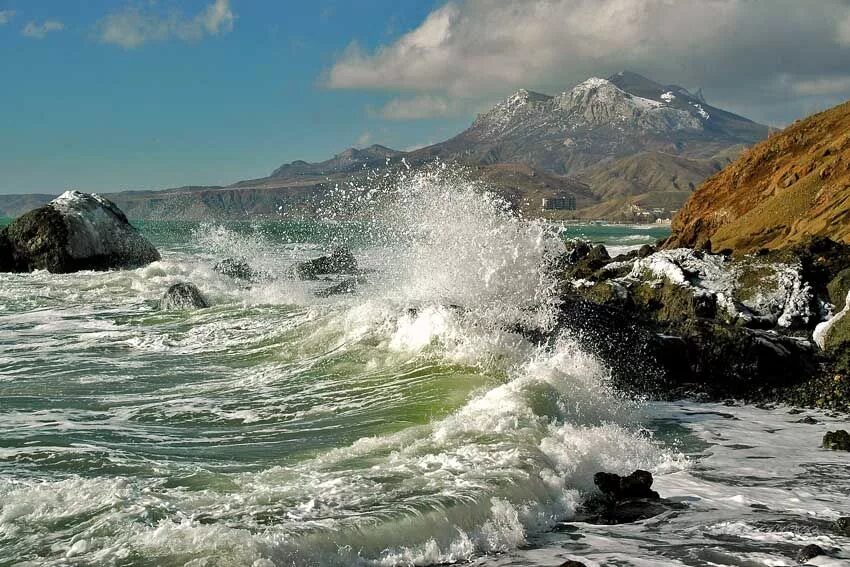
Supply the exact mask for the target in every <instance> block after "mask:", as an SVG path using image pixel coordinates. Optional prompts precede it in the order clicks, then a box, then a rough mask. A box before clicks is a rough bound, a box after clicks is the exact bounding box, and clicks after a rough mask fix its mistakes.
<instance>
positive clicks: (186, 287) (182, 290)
mask: <svg viewBox="0 0 850 567" xmlns="http://www.w3.org/2000/svg"><path fill="white" fill-rule="evenodd" d="M209 306H210V303H209V301H208V300H207V298H206V297H204V294H203V293H201V290H200V289H198V286H196V285H195V284H193V283H191V282H180V283H176V284H174V285H172V286H171V287H169V288H168V289H167V290H166V292H165V294H164V295H163V296H162V299H160V301H159V309H160V310H161V311H186V310H190V309H204V308H207V307H209Z"/></svg>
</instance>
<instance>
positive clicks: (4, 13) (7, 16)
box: [0, 10, 15, 26]
mask: <svg viewBox="0 0 850 567" xmlns="http://www.w3.org/2000/svg"><path fill="white" fill-rule="evenodd" d="M14 17H15V11H14V10H0V26H2V25H5V24H8V23H9V22H10V21H11V20H12V18H14Z"/></svg>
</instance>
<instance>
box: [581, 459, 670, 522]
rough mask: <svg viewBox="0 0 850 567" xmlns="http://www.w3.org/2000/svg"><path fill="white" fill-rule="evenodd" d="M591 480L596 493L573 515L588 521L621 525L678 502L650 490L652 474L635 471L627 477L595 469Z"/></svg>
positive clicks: (641, 518) (658, 511)
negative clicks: (596, 489)
mask: <svg viewBox="0 0 850 567" xmlns="http://www.w3.org/2000/svg"><path fill="white" fill-rule="evenodd" d="M593 482H594V484H596V487H597V488H598V489H599V492H600V494H598V495H593V496H591V497H590V498H588V499H587V500H586V501H585V502H584V504H583V506H582V508H581V510H580V511H579V513H578V515H577V519H578V520H579V521H585V522H588V523H592V524H606V525H613V524H625V523H629V522H637V521H639V520H645V519H646V518H651V517H653V516H657V515H658V514H660V513H662V512H665V511H667V510H669V509H672V508H676V507H677V506H678V505H677V504H675V503H673V502H669V501H665V500H662V498H661V497H660V496H659V495H658V493H657V492H655V491H654V490H652V474H651V473H650V472H648V471H643V470H636V471H634V472H633V473H632V474H630V475H628V476H620V475H618V474H614V473H607V472H598V473H596V474H595V475H594V476H593Z"/></svg>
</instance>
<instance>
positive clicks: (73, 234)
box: [0, 191, 160, 273]
mask: <svg viewBox="0 0 850 567" xmlns="http://www.w3.org/2000/svg"><path fill="white" fill-rule="evenodd" d="M159 259H160V255H159V252H158V251H157V250H156V248H155V247H154V246H153V245H152V244H151V243H150V242H148V240H147V239H146V238H145V237H143V236H142V235H141V234H139V232H138V231H137V230H136V229H135V228H133V226H132V225H131V224H130V222H129V221H128V220H127V217H126V216H125V215H124V213H123V212H121V210H120V209H119V208H118V207H117V206H115V204H113V203H112V202H111V201H109V200H107V199H104V198H103V197H100V196H99V195H95V194H93V193H80V192H77V191H67V192H65V193H63V194H62V195H61V196H59V197H57V198H56V199H54V200H53V201H51V202H50V203H48V204H47V205H45V206H43V207H40V208H38V209H34V210H32V211H30V212H28V213H26V214H25V215H23V216H21V217H20V218H18V219H17V220H15V221H14V222H13V223H12V224H10V225H9V226H7V227H5V228H4V229H3V230H2V231H0V270H2V271H11V272H31V271H33V270H48V271H50V272H53V273H69V272H76V271H79V270H108V269H112V268H137V267H140V266H144V265H146V264H149V263H151V262H155V261H157V260H159Z"/></svg>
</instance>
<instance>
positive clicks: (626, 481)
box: [593, 469, 660, 500]
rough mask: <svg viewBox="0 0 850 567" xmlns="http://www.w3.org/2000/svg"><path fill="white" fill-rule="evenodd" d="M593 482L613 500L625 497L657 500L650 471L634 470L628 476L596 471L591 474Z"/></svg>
mask: <svg viewBox="0 0 850 567" xmlns="http://www.w3.org/2000/svg"><path fill="white" fill-rule="evenodd" d="M593 484H595V485H596V487H597V488H598V489H599V491H600V492H602V494H604V495H605V496H607V497H608V498H612V499H614V500H624V499H626V498H648V499H651V500H658V499H659V498H660V496H658V493H657V492H655V491H654V490H652V473H650V472H648V471H643V470H640V469H638V470H636V471H634V472H633V473H632V474H630V475H628V476H620V475H618V474H614V473H606V472H598V473H596V474H595V475H593Z"/></svg>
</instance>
